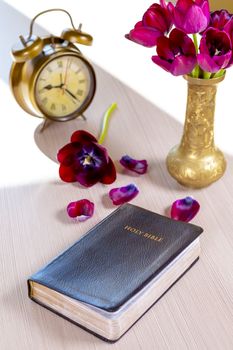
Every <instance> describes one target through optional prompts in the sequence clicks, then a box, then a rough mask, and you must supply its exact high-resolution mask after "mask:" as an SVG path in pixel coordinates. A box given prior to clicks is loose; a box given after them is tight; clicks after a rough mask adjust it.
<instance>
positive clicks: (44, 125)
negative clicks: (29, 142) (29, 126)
mask: <svg viewBox="0 0 233 350" xmlns="http://www.w3.org/2000/svg"><path fill="white" fill-rule="evenodd" d="M51 122H52V121H51V120H49V119H47V118H45V119H44V121H43V124H42V126H41V128H40V132H43V131H44V130H45V129H46V128H47V127H48V126H49V124H51Z"/></svg>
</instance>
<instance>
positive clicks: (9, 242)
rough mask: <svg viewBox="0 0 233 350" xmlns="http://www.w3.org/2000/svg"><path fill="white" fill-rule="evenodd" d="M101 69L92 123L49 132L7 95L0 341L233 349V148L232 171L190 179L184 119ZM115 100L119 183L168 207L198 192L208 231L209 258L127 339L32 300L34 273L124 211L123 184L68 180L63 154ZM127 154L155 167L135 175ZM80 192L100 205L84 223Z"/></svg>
mask: <svg viewBox="0 0 233 350" xmlns="http://www.w3.org/2000/svg"><path fill="white" fill-rule="evenodd" d="M95 70H96V73H97V80H98V86H99V88H98V90H97V94H96V97H95V99H94V102H93V104H92V106H91V107H90V108H89V109H88V111H87V113H86V116H87V118H88V120H87V122H83V121H79V120H75V121H72V122H69V123H66V124H59V123H54V124H53V125H51V126H50V127H49V128H47V129H46V130H45V131H44V132H43V133H40V125H38V120H36V119H30V118H27V117H26V116H25V113H24V112H23V111H21V110H20V109H19V107H18V106H17V105H16V103H15V102H14V101H13V99H12V96H11V95H10V93H9V92H6V94H5V100H4V102H3V103H5V104H6V106H7V108H9V109H11V108H12V109H14V110H15V111H16V113H15V114H11V120H7V121H6V122H5V123H6V124H5V125H6V128H7V129H3V130H1V132H0V140H1V157H2V161H1V168H2V175H3V180H2V182H1V187H0V227H1V230H0V232H1V234H0V237H1V244H0V276H1V283H0V302H1V312H0V329H1V335H0V349H1V350H29V349H30V350H31V349H33V350H53V349H56V350H61V349H63V350H64V349H65V350H72V349H73V350H75V349H79V350H97V349H98V350H100V349H107V348H111V349H115V350H122V349H130V350H131V349H133V350H137V349H143V350H154V349H156V350H158V349H161V350H162V349H172V350H173V349H177V350H182V349H189V350H191V349H198V350H205V349H210V350H232V349H233V204H232V198H233V186H232V174H233V158H232V156H227V160H228V169H227V172H226V174H225V176H224V177H223V178H222V179H221V180H220V181H218V182H217V183H216V184H214V185H212V186H211V187H209V188H206V189H203V190H189V189H186V188H183V187H181V186H180V185H178V184H177V183H176V182H175V181H174V180H173V179H172V178H171V177H170V176H169V175H168V173H167V171H166V167H165V157H166V155H167V152H168V151H169V149H170V148H171V147H172V146H173V145H174V144H176V143H177V142H178V141H179V139H180V136H181V133H182V125H181V123H178V122H177V121H176V120H175V119H174V118H173V117H172V116H171V115H168V114H167V113H166V112H164V111H163V110H161V109H160V108H159V107H157V106H156V105H155V104H152V103H151V102H149V101H148V100H146V99H145V98H144V97H142V96H140V95H139V94H138V93H136V92H135V91H133V90H132V89H130V88H129V87H127V86H126V85H124V84H123V83H122V82H120V81H119V80H118V79H117V78H115V77H113V76H111V75H110V74H109V73H107V72H106V71H104V70H103V69H102V68H100V67H99V66H95ZM114 101H116V102H117V103H118V110H117V111H116V112H115V114H114V116H113V118H112V121H111V125H110V130H109V134H108V137H107V139H106V142H105V146H106V147H107V149H108V151H109V153H110V154H111V157H112V158H113V159H114V160H115V161H116V165H117V169H118V178H117V181H116V182H115V183H114V185H113V186H120V185H124V184H128V183H131V182H134V183H136V184H137V185H138V187H139V189H140V194H139V195H138V197H137V198H136V199H135V200H134V201H133V203H135V204H136V205H139V206H142V207H145V208H148V209H150V210H153V211H156V212H158V213H161V214H164V213H165V212H167V208H169V206H170V205H171V203H172V202H173V201H174V200H175V199H177V198H181V197H184V196H186V195H193V196H194V197H195V198H196V199H197V200H198V201H199V202H200V204H201V210H200V213H199V214H198V216H197V217H196V218H195V219H194V220H193V222H194V223H196V224H198V225H200V226H202V227H203V228H204V230H205V231H204V234H203V236H202V238H201V245H202V253H201V257H200V260H199V262H198V263H197V264H196V265H195V266H194V267H193V268H192V269H191V270H190V271H189V272H188V273H187V274H186V275H185V276H184V277H183V278H182V279H181V280H180V281H179V282H178V283H177V284H176V285H174V287H172V289H171V290H169V292H168V293H167V294H166V295H164V296H163V298H162V299H161V300H160V301H159V302H158V303H157V304H156V305H155V306H154V307H153V308H151V309H150V310H149V311H148V312H147V313H146V314H145V315H144V317H143V318H142V319H140V320H139V321H138V322H137V323H136V324H135V325H134V327H133V328H131V330H130V331H129V332H128V333H127V334H126V335H125V336H124V337H123V338H122V339H121V340H120V341H119V342H117V343H115V344H113V345H109V344H107V343H104V342H103V341H101V340H99V339H98V338H95V337H94V336H92V335H90V334H89V333H87V332H85V331H83V330H82V329H80V328H78V327H76V326H75V325H73V324H71V323H69V322H67V321H65V320H63V319H62V318H60V317H58V316H56V315H54V314H53V313H51V312H49V311H47V310H45V309H43V308H42V307H40V306H38V305H37V304H35V303H33V302H32V301H31V300H29V298H28V297H27V284H26V280H27V278H28V277H29V276H30V275H31V274H32V273H34V272H36V271H37V270H38V269H39V268H40V267H42V266H43V265H44V264H45V263H47V262H48V261H49V260H50V259H51V258H53V257H54V256H55V255H56V254H58V253H59V252H60V251H61V250H64V249H65V248H67V247H68V246H70V245H71V244H72V243H73V242H75V241H76V240H77V239H78V238H79V237H80V236H81V235H83V234H84V233H85V232H86V231H87V230H88V229H89V228H91V227H92V226H94V225H95V224H96V223H98V222H99V221H100V220H101V219H102V218H104V217H105V216H106V215H107V214H109V213H110V212H111V211H112V210H113V209H114V207H113V206H112V204H111V202H110V201H109V199H108V196H107V194H108V191H109V189H110V188H112V187H113V186H103V185H101V184H97V185H96V186H94V187H93V188H90V189H83V188H81V187H80V186H79V185H76V184H66V183H62V182H61V180H60V179H59V176H58V164H57V163H56V162H55V161H54V160H55V158H56V152H57V150H58V149H59V148H60V147H61V146H63V145H64V144H65V143H67V142H68V140H69V137H70V135H71V133H72V132H73V131H74V130H76V129H86V130H88V131H90V132H92V133H93V134H95V135H97V134H98V132H99V127H100V122H101V118H102V115H103V112H104V110H105V109H106V108H107V106H108V105H109V104H111V103H112V102H114ZM182 104H185V99H183V98H182ZM21 116H22V118H21ZM12 125H14V128H12ZM6 131H7V132H6ZM23 131H24V132H23ZM6 134H7V135H6ZM125 154H129V155H131V156H133V157H135V158H138V159H142V158H146V159H147V160H148V162H149V165H150V166H149V172H148V174H146V175H144V176H141V177H139V176H129V175H128V174H126V173H125V172H124V171H123V170H122V168H121V167H120V166H119V164H118V162H117V161H118V160H119V159H120V158H121V156H122V155H125ZM7 167H9V181H8V182H7V181H6V176H5V175H6V173H7V169H6V168H7ZM0 176H1V175H0ZM12 179H15V180H18V181H15V183H13V180H12ZM30 179H33V180H30ZM11 180H12V181H11ZM17 182H18V184H17ZM79 198H89V199H90V200H92V201H94V202H95V205H96V211H95V215H94V216H93V218H92V219H90V220H88V221H86V222H84V223H80V224H78V223H74V222H73V221H72V220H70V219H69V218H68V217H67V214H66V206H67V204H68V203H69V202H70V201H73V200H77V199H79ZM131 254H133V251H132V252H131Z"/></svg>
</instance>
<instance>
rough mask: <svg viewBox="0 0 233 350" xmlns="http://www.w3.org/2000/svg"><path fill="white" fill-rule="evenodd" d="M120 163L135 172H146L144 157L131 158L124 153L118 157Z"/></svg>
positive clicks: (146, 164)
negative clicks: (138, 158)
mask: <svg viewBox="0 0 233 350" xmlns="http://www.w3.org/2000/svg"><path fill="white" fill-rule="evenodd" d="M120 163H121V165H123V167H125V168H126V169H129V170H131V171H134V172H135V173H137V174H140V175H142V174H145V173H146V172H147V168H148V163H147V161H146V160H145V159H143V160H136V159H133V158H131V157H129V156H127V155H126V156H123V157H122V158H121V159H120Z"/></svg>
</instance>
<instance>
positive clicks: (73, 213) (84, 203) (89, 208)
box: [67, 199, 95, 221]
mask: <svg viewBox="0 0 233 350" xmlns="http://www.w3.org/2000/svg"><path fill="white" fill-rule="evenodd" d="M94 207H95V205H94V203H92V202H90V201H89V200H88V199H81V200H79V201H77V202H71V203H69V204H68V206H67V213H68V215H69V216H70V217H71V218H77V220H78V221H85V220H87V219H90V218H91V217H92V215H93V213H94Z"/></svg>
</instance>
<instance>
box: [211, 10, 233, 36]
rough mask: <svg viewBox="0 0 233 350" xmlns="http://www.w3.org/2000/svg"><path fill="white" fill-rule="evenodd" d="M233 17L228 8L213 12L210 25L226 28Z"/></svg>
mask: <svg viewBox="0 0 233 350" xmlns="http://www.w3.org/2000/svg"><path fill="white" fill-rule="evenodd" d="M231 19H232V15H231V14H230V13H229V12H228V11H227V10H220V11H215V12H212V13H211V16H210V23H209V27H211V28H216V29H219V30H225V27H226V26H227V25H228V24H229V22H230V20H231ZM225 31H226V30H225Z"/></svg>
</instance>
